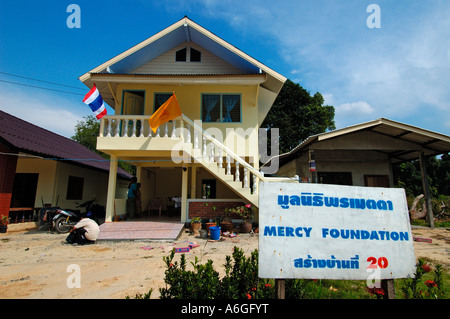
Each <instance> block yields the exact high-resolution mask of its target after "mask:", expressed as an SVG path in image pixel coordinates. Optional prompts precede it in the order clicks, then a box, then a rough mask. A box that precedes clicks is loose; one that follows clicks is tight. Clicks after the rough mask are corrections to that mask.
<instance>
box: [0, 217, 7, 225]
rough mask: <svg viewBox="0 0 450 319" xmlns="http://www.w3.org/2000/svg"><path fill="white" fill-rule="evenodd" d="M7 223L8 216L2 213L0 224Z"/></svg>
mask: <svg viewBox="0 0 450 319" xmlns="http://www.w3.org/2000/svg"><path fill="white" fill-rule="evenodd" d="M7 225H8V216H4V215H2V217H1V218H0V226H7Z"/></svg>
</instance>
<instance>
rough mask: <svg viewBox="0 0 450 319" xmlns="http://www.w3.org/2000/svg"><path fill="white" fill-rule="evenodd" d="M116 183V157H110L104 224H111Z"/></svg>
mask: <svg viewBox="0 0 450 319" xmlns="http://www.w3.org/2000/svg"><path fill="white" fill-rule="evenodd" d="M116 182H117V156H116V155H111V160H110V162H109V180H108V193H107V197H106V217H105V222H112V221H113V218H114V200H115V198H116Z"/></svg>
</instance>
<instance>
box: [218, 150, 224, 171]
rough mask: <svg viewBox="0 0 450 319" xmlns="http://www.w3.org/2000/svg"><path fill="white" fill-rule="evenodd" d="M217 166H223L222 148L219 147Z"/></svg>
mask: <svg viewBox="0 0 450 319" xmlns="http://www.w3.org/2000/svg"><path fill="white" fill-rule="evenodd" d="M218 162H219V168H222V167H223V158H222V149H221V148H219V161H218Z"/></svg>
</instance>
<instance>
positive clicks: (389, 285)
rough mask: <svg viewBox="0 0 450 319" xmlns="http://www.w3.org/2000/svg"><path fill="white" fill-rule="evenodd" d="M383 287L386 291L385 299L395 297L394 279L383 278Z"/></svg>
mask: <svg viewBox="0 0 450 319" xmlns="http://www.w3.org/2000/svg"><path fill="white" fill-rule="evenodd" d="M381 288H383V290H384V291H385V294H384V297H383V299H395V288H394V279H383V280H381Z"/></svg>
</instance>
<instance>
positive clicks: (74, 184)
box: [66, 176, 84, 200]
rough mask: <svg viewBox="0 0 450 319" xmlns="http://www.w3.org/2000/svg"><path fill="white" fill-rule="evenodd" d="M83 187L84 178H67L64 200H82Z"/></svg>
mask: <svg viewBox="0 0 450 319" xmlns="http://www.w3.org/2000/svg"><path fill="white" fill-rule="evenodd" d="M83 185H84V178H82V177H76V176H69V183H68V185H67V196H66V199H77V200H81V199H82V198H83Z"/></svg>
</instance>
